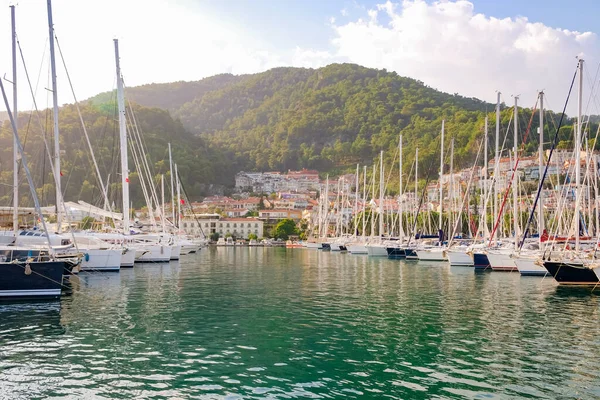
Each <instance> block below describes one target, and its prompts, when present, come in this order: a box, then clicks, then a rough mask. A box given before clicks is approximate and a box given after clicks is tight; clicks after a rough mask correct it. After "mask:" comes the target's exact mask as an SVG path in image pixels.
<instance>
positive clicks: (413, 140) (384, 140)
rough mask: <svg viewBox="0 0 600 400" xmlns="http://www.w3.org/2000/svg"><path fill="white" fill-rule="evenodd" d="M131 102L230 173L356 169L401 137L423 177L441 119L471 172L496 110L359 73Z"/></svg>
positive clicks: (132, 93) (219, 83)
mask: <svg viewBox="0 0 600 400" xmlns="http://www.w3.org/2000/svg"><path fill="white" fill-rule="evenodd" d="M127 93H128V97H129V98H131V99H133V100H134V101H136V102H137V103H140V104H143V105H149V106H159V107H162V108H165V109H167V110H169V112H170V113H171V115H172V116H173V117H174V118H176V119H178V120H179V121H181V123H182V124H183V126H184V127H185V128H186V129H187V130H188V131H190V132H191V133H192V134H194V135H195V136H198V137H201V138H202V139H204V140H205V141H206V143H207V145H208V146H209V148H210V151H211V152H213V153H215V154H217V153H219V154H222V155H223V157H224V159H226V160H228V162H229V163H230V164H231V166H233V168H232V169H233V170H257V171H261V170H263V171H264V170H281V171H285V170H287V169H297V168H304V167H305V168H316V169H318V170H320V171H324V172H325V171H330V172H341V171H348V170H352V169H353V168H354V166H355V165H356V163H361V164H370V163H371V162H373V160H374V159H375V158H376V157H377V156H378V154H379V152H380V151H381V150H384V151H385V157H386V158H387V159H388V162H389V163H391V159H392V158H393V157H394V154H395V149H396V147H397V142H398V136H399V135H400V133H402V135H403V138H404V139H403V140H404V149H405V156H404V161H405V164H406V168H407V170H408V169H409V168H410V165H411V163H412V162H413V160H414V152H415V149H416V148H417V147H418V148H419V161H420V163H421V165H422V166H423V165H424V166H425V167H421V168H425V171H426V169H427V166H428V165H429V164H430V163H433V160H434V159H435V158H436V157H437V155H438V152H439V147H440V144H439V132H440V128H441V122H442V120H443V119H444V120H445V121H446V138H447V143H446V145H447V146H448V145H449V142H450V137H453V138H454V139H455V165H456V166H457V167H466V166H470V165H471V164H472V162H473V161H474V159H475V156H476V153H477V150H478V143H479V142H480V141H481V140H482V132H483V126H484V118H485V115H486V112H487V113H488V114H487V115H489V117H490V118H489V120H490V122H489V132H490V134H492V133H493V132H494V129H495V126H494V125H495V117H494V115H493V113H494V109H495V105H493V104H489V103H486V102H483V101H480V100H478V99H474V98H466V97H462V96H460V95H458V94H454V95H451V94H447V93H443V92H440V91H438V90H435V89H432V88H430V87H428V86H426V85H425V84H424V83H422V82H419V81H417V80H414V79H410V78H405V77H401V76H398V75H397V74H396V73H394V72H389V71H386V70H376V69H370V68H365V67H361V66H358V65H353V64H332V65H329V66H327V67H324V68H319V69H305V68H275V69H272V70H269V71H266V72H263V73H259V74H253V75H242V76H237V77H236V76H232V75H218V76H215V77H211V78H207V79H204V80H201V81H198V82H177V83H173V84H153V85H144V86H140V87H134V88H130V89H128V92H127ZM194 93H195V96H194ZM102 96H106V94H104V95H102ZM93 101H97V98H95V99H93ZM502 109H503V112H502V127H503V128H502V132H504V131H505V129H506V127H507V126H508V125H509V124H510V120H511V116H512V111H511V110H510V108H507V107H505V106H504V105H503V107H502ZM530 115H531V110H528V109H524V110H522V114H521V117H520V121H519V124H520V126H521V136H520V137H521V138H522V137H523V135H524V132H525V130H526V127H527V122H528V119H529V117H530ZM557 120H558V118H556V121H557ZM547 121H551V118H547ZM556 121H555V122H556ZM548 124H549V125H548V128H550V127H551V126H552V125H550V124H551V122H548ZM532 127H533V128H535V127H537V121H533V124H532ZM509 136H510V135H509ZM534 136H535V135H531V137H530V138H529V141H528V144H527V147H526V150H527V151H528V152H533V151H535V150H536V149H537V139H536V138H535V137H534ZM564 136H565V139H566V138H568V135H567V134H565V135H564ZM491 142H492V141H490V143H491ZM508 146H512V136H510V137H509V138H508V139H507V142H506V147H508ZM421 171H424V169H421ZM230 182H231V181H229V182H224V183H230Z"/></svg>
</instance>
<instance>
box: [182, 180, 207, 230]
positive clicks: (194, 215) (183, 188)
mask: <svg viewBox="0 0 600 400" xmlns="http://www.w3.org/2000/svg"><path fill="white" fill-rule="evenodd" d="M177 176H179V174H178V175H177ZM179 186H181V190H183V195H184V196H185V197H186V199H187V202H186V203H187V204H188V207H189V208H190V211H191V212H192V216H193V217H194V220H196V222H197V223H198V226H199V227H200V232H201V233H202V236H204V239H206V234H205V233H204V229H202V224H201V223H200V220H199V219H198V217H196V213H195V212H194V208H193V207H192V204H191V203H190V197H189V196H188V194H187V191H186V190H185V186H184V185H183V182H181V180H179ZM178 201H181V200H180V199H178Z"/></svg>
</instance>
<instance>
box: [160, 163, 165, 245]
mask: <svg viewBox="0 0 600 400" xmlns="http://www.w3.org/2000/svg"><path fill="white" fill-rule="evenodd" d="M160 191H161V197H162V207H161V210H160V220H161V222H162V231H163V233H165V231H166V226H165V175H164V174H161V175H160Z"/></svg>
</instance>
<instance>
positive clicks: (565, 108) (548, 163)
mask: <svg viewBox="0 0 600 400" xmlns="http://www.w3.org/2000/svg"><path fill="white" fill-rule="evenodd" d="M576 77H577V69H576V70H575V73H574V74H573V79H572V80H571V86H570V87H569V93H568V94H567V99H566V101H565V105H564V107H563V111H562V114H561V116H560V121H559V123H558V128H557V129H556V133H555V134H554V140H553V142H552V147H551V148H550V154H548V161H547V162H546V167H545V168H544V175H543V176H542V178H541V179H540V182H539V185H538V191H537V194H536V196H535V201H534V202H533V208H532V209H531V213H530V214H529V219H528V221H527V225H526V228H525V230H524V231H523V239H522V240H521V245H520V246H519V250H520V249H521V248H523V244H525V238H526V237H527V234H528V233H529V226H530V224H531V221H532V220H533V215H534V214H535V211H536V208H537V203H538V200H539V198H540V193H541V192H542V188H543V185H544V181H545V180H546V175H547V174H548V166H549V165H550V162H551V160H552V154H553V153H554V149H555V148H556V144H557V142H558V133H559V131H560V128H561V126H562V123H563V120H564V117H565V112H566V111H567V105H568V104H569V98H570V97H571V92H572V90H573V85H574V84H575V78H576ZM545 256H546V249H544V253H543V254H542V259H544V257H545Z"/></svg>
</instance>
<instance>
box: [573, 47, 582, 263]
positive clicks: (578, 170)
mask: <svg viewBox="0 0 600 400" xmlns="http://www.w3.org/2000/svg"><path fill="white" fill-rule="evenodd" d="M582 105H583V60H582V59H581V60H579V95H578V96H577V132H576V134H575V135H576V137H575V193H577V196H578V197H577V198H576V199H575V215H574V218H575V251H576V252H579V220H580V217H579V209H580V204H579V202H580V200H581V196H580V193H579V182H580V181H581V126H582V125H583V124H582V122H583V121H582V118H581V112H582Z"/></svg>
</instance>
